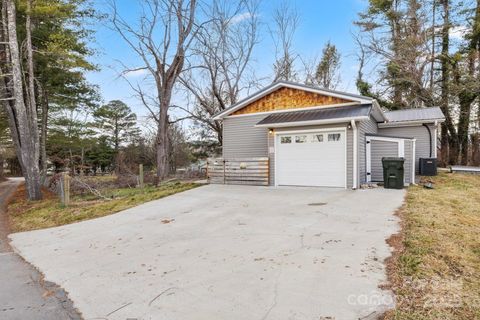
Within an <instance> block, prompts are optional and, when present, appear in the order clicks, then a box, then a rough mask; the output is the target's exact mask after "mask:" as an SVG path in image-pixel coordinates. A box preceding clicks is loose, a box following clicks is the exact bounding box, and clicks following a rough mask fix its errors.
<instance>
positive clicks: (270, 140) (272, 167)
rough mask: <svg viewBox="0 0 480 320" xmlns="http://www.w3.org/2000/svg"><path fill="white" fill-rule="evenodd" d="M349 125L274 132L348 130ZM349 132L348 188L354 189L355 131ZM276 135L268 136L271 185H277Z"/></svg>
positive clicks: (340, 124)
mask: <svg viewBox="0 0 480 320" xmlns="http://www.w3.org/2000/svg"><path fill="white" fill-rule="evenodd" d="M347 126H348V123H336V124H329V125H322V126H318V125H317V126H301V127H285V128H276V129H275V131H274V132H276V133H280V132H286V131H301V130H315V129H329V128H346V127H347ZM346 132H347V188H352V187H353V131H352V130H351V129H348V128H347V130H346ZM267 134H268V133H267ZM274 141H275V134H274V133H271V134H268V150H269V153H268V156H269V159H270V185H272V186H273V185H275V147H274V145H275V142H274Z"/></svg>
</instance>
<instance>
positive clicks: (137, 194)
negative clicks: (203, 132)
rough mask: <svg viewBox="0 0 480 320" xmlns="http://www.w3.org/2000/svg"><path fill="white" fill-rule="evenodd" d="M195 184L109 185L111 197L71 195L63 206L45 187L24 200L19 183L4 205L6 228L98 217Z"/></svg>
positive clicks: (21, 228) (37, 226) (30, 227)
mask: <svg viewBox="0 0 480 320" xmlns="http://www.w3.org/2000/svg"><path fill="white" fill-rule="evenodd" d="M197 186H199V184H195V183H183V182H172V183H166V184H163V185H161V186H159V187H157V188H156V187H151V186H148V187H145V188H144V189H139V188H124V189H110V190H108V191H105V192H104V195H106V196H108V197H112V198H113V199H112V200H99V199H98V198H96V197H94V196H91V195H89V196H74V197H72V199H71V204H70V206H69V207H67V208H65V207H63V206H62V205H61V203H60V200H59V198H58V197H57V196H56V195H55V194H53V193H51V192H49V191H44V199H43V200H42V201H38V202H30V201H27V200H25V187H24V186H21V187H20V188H19V189H18V190H17V192H16V194H15V195H14V197H13V198H12V200H11V202H10V204H9V206H8V213H9V217H10V219H9V220H10V229H11V231H12V232H20V231H28V230H35V229H43V228H48V227H55V226H61V225H64V224H68V223H73V222H78V221H83V220H88V219H93V218H98V217H102V216H106V215H109V214H112V213H115V212H119V211H121V210H125V209H128V208H131V207H134V206H137V205H139V204H142V203H144V202H148V201H152V200H156V199H160V198H163V197H166V196H169V195H172V194H175V193H178V192H182V191H186V190H189V189H192V188H195V187H197Z"/></svg>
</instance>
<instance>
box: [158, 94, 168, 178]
mask: <svg viewBox="0 0 480 320" xmlns="http://www.w3.org/2000/svg"><path fill="white" fill-rule="evenodd" d="M160 97H162V98H163V99H161V101H160V115H159V118H158V120H159V121H158V124H157V125H158V127H157V139H156V143H157V178H158V180H159V181H162V180H164V179H165V178H166V177H167V176H168V172H169V170H168V169H169V168H168V106H169V104H170V97H171V89H166V90H165V94H164V95H160Z"/></svg>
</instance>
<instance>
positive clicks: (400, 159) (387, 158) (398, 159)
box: [382, 157, 405, 162]
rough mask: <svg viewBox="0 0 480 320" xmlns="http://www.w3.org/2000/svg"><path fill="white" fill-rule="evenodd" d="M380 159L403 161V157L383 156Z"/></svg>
mask: <svg viewBox="0 0 480 320" xmlns="http://www.w3.org/2000/svg"><path fill="white" fill-rule="evenodd" d="M382 161H402V162H403V161H405V158H401V157H383V158H382Z"/></svg>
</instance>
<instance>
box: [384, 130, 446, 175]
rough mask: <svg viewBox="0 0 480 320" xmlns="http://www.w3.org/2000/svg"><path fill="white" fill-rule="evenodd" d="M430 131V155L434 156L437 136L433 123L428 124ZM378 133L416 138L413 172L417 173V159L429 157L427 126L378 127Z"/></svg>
mask: <svg viewBox="0 0 480 320" xmlns="http://www.w3.org/2000/svg"><path fill="white" fill-rule="evenodd" d="M428 126H429V128H430V130H431V132H432V157H436V150H435V139H436V136H437V131H436V127H435V125H434V124H429V125H428ZM378 134H382V135H385V136H398V137H409V138H415V139H416V147H415V172H416V173H417V174H418V172H419V171H418V168H419V166H418V159H419V158H429V157H430V137H429V135H428V131H427V128H425V127H424V126H422V125H418V126H408V127H391V128H379V129H378Z"/></svg>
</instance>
